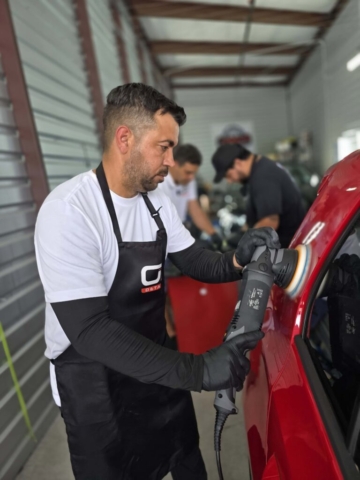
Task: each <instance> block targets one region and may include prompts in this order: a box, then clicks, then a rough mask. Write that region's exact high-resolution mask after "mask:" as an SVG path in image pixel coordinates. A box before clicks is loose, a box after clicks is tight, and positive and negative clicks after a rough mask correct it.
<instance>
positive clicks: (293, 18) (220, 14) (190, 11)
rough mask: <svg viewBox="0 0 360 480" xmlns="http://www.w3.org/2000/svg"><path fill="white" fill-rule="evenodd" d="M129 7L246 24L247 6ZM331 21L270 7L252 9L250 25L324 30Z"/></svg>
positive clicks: (156, 3) (141, 12)
mask: <svg viewBox="0 0 360 480" xmlns="http://www.w3.org/2000/svg"><path fill="white" fill-rule="evenodd" d="M132 6H133V8H134V9H135V11H136V14H137V15H138V16H142V17H161V18H182V19H188V20H190V19H192V20H213V21H227V22H246V21H247V18H248V14H249V9H248V7H238V6H234V5H222V4H220V0H219V5H214V4H206V3H195V2H194V3H193V2H191V3H187V2H186V3H185V2H169V1H166V0H132ZM330 21H331V18H330V16H329V15H328V14H326V13H317V12H303V11H296V10H280V9H274V8H271V9H270V8H255V9H254V12H253V17H252V22H253V23H266V24H272V25H274V24H275V25H301V26H311V27H325V26H326V25H328V24H329V22H330Z"/></svg>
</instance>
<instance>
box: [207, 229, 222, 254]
mask: <svg viewBox="0 0 360 480" xmlns="http://www.w3.org/2000/svg"><path fill="white" fill-rule="evenodd" d="M210 239H211V243H212V245H213V247H214V249H215V250H220V249H221V246H222V243H223V239H222V237H221V236H220V235H219V234H218V233H217V232H215V233H213V234H212V235H211V237H210Z"/></svg>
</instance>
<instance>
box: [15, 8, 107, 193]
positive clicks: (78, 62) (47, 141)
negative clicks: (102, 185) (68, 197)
mask: <svg viewBox="0 0 360 480" xmlns="http://www.w3.org/2000/svg"><path fill="white" fill-rule="evenodd" d="M10 6H11V10H12V15H13V20H14V25H15V30H16V36H17V40H18V44H19V49H20V55H21V60H22V64H23V69H24V73H25V78H26V83H27V87H28V91H29V96H30V101H31V105H32V109H33V112H34V117H35V122H36V127H37V131H38V134H39V139H40V143H41V149H42V153H43V158H44V162H45V167H46V172H47V176H48V179H49V185H50V188H54V187H55V186H56V185H58V184H59V183H62V182H64V181H65V180H67V179H69V178H71V177H73V176H74V175H77V174H78V173H81V172H84V171H85V170H88V169H90V168H93V167H95V166H97V165H98V163H99V161H100V158H101V153H100V145H99V138H98V134H97V132H96V124H95V118H94V113H93V105H92V102H91V97H90V90H89V85H88V79H87V75H86V71H85V67H84V59H83V56H82V50H81V43H80V39H79V35H78V29H77V24H76V19H75V12H74V7H73V3H72V1H71V0H43V1H41V0H32V1H31V2H28V1H27V0H11V1H10ZM39 21H41V28H39Z"/></svg>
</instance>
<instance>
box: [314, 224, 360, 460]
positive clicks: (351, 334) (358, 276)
mask: <svg viewBox="0 0 360 480" xmlns="http://www.w3.org/2000/svg"><path fill="white" fill-rule="evenodd" d="M336 250H337V251H336V252H334V253H333V258H332V259H331V261H330V264H329V266H328V268H327V270H326V272H323V278H322V281H321V285H320V287H319V288H318V290H317V295H316V297H317V298H316V300H315V301H314V303H313V307H312V310H311V313H310V316H309V318H308V319H307V320H308V324H307V336H308V340H309V341H308V345H309V348H310V349H311V356H312V359H313V361H314V363H315V367H316V370H317V372H318V375H319V377H320V380H321V382H322V384H323V387H324V389H325V392H326V394H327V396H328V398H329V400H330V403H331V405H332V408H333V410H334V413H335V415H336V417H337V420H338V422H339V425H340V427H341V430H342V433H343V436H344V441H345V443H346V446H347V449H348V451H349V452H350V453H351V456H352V458H353V459H354V461H355V463H356V465H360V442H359V432H360V221H356V222H355V223H354V225H352V226H351V228H350V230H349V232H348V234H347V235H346V237H345V239H344V241H343V243H342V245H341V248H340V249H339V246H337V249H336Z"/></svg>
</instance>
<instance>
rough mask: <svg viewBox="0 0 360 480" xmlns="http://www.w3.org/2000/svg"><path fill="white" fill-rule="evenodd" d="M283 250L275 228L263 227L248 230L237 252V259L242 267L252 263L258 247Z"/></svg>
mask: <svg viewBox="0 0 360 480" xmlns="http://www.w3.org/2000/svg"><path fill="white" fill-rule="evenodd" d="M263 245H266V246H267V247H268V248H281V245H280V242H279V237H278V234H277V233H276V232H275V230H274V229H273V228H270V227H262V228H253V229H250V230H247V231H246V232H245V233H244V235H243V236H242V237H241V239H240V242H239V243H238V246H237V247H236V250H235V258H236V261H237V263H238V264H239V265H240V266H241V267H245V265H247V264H248V263H250V261H251V258H252V256H253V255H254V252H255V250H256V248H257V247H261V246H263Z"/></svg>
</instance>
